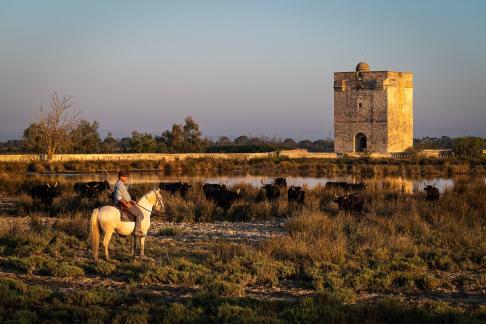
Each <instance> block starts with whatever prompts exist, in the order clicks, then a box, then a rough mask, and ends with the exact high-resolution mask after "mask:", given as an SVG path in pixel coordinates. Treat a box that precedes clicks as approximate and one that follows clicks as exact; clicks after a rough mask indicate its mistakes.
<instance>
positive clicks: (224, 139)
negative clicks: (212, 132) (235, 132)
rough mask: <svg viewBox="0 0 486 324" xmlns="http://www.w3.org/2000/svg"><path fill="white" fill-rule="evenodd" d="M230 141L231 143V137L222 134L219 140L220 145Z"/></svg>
mask: <svg viewBox="0 0 486 324" xmlns="http://www.w3.org/2000/svg"><path fill="white" fill-rule="evenodd" d="M230 143H231V141H230V139H229V138H228V137H226V136H221V137H220V138H219V140H218V145H228V144H230Z"/></svg>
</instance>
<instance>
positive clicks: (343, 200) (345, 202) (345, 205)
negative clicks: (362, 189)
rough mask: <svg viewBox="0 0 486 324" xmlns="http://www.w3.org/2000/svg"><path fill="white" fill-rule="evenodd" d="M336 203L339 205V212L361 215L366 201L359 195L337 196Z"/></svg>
mask: <svg viewBox="0 0 486 324" xmlns="http://www.w3.org/2000/svg"><path fill="white" fill-rule="evenodd" d="M334 202H335V203H337V204H338V207H339V210H344V212H345V214H348V213H351V212H354V213H357V214H358V215H361V213H362V211H363V208H364V203H365V200H364V198H363V196H361V195H360V194H358V193H353V194H347V195H345V196H336V197H335V199H334Z"/></svg>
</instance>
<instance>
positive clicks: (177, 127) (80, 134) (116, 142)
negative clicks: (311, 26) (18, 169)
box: [0, 117, 486, 156]
mask: <svg viewBox="0 0 486 324" xmlns="http://www.w3.org/2000/svg"><path fill="white" fill-rule="evenodd" d="M98 128H99V124H98V122H96V121H94V122H89V121H87V120H81V121H79V123H78V124H77V126H76V127H75V128H73V129H72V130H71V131H70V134H69V136H68V137H67V139H66V140H64V141H63V142H62V143H61V144H60V146H59V147H58V148H57V153H152V152H155V153H197V152H208V153H255V152H270V151H278V150H288V149H306V150H308V151H310V152H332V151H333V150H334V142H333V140H331V139H321V140H316V141H311V140H301V141H295V140H293V139H291V138H285V139H280V138H266V137H252V136H246V135H241V136H238V137H236V138H234V139H230V138H229V137H226V136H222V137H220V138H218V139H217V140H210V139H208V138H203V137H202V135H201V132H200V130H199V125H198V124H197V123H196V122H195V121H194V120H193V119H192V118H191V117H187V118H186V119H185V120H184V124H174V125H173V126H172V128H171V129H170V130H165V131H163V132H161V133H160V135H153V134H150V133H145V132H138V131H133V132H132V135H131V136H130V137H123V138H115V137H113V135H112V134H111V133H108V135H107V136H106V137H105V138H104V139H102V138H101V136H100V134H99V130H98ZM485 143H486V141H485V140H484V139H482V138H479V137H459V138H451V137H448V136H442V137H424V138H420V139H418V138H416V139H414V147H413V150H423V149H452V150H454V152H456V154H459V155H464V156H466V155H467V156H470V155H474V152H476V151H478V150H479V149H481V148H483V147H484V144H485ZM45 150H46V148H45V140H44V138H43V136H42V132H41V131H40V129H39V125H38V124H37V123H33V124H31V125H30V126H29V127H28V128H27V129H25V130H24V135H23V137H22V138H21V139H14V140H8V141H5V142H0V153H3V154H9V153H10V154H13V153H34V154H41V153H44V152H45ZM411 150H412V149H411Z"/></svg>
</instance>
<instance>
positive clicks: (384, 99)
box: [334, 62, 413, 153]
mask: <svg viewBox="0 0 486 324" xmlns="http://www.w3.org/2000/svg"><path fill="white" fill-rule="evenodd" d="M412 145H413V73H410V72H392V71H370V67H369V65H368V64H367V63H365V62H361V63H359V64H358V65H357V66H356V72H335V73H334V150H335V152H336V153H350V152H380V153H387V152H403V151H405V150H406V149H407V148H409V147H412Z"/></svg>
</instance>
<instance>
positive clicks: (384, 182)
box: [29, 172, 486, 193]
mask: <svg viewBox="0 0 486 324" xmlns="http://www.w3.org/2000/svg"><path fill="white" fill-rule="evenodd" d="M29 176H31V177H37V178H49V179H51V181H55V180H60V179H69V180H70V181H73V182H75V181H98V180H108V181H109V182H110V184H114V183H115V182H116V178H115V177H112V178H108V177H107V176H106V175H105V174H102V173H98V174H91V173H90V174H42V175H40V174H30V175H29ZM274 179H275V177H274V176H268V175H249V174H245V175H218V176H213V175H210V176H203V175H194V176H187V175H184V176H176V175H174V176H166V175H165V174H164V173H163V172H132V173H131V175H130V178H129V184H141V183H144V184H147V183H153V184H154V185H155V184H158V183H159V182H176V181H185V182H191V183H206V182H209V183H219V184H226V185H227V186H232V185H235V184H238V183H246V184H250V185H252V186H255V187H259V186H261V181H263V182H264V183H271V182H273V180H274ZM286 179H287V184H288V185H289V186H291V185H293V186H303V187H306V188H309V189H310V188H315V187H317V186H319V185H320V186H325V184H326V182H328V181H345V182H349V183H356V182H361V181H364V182H365V183H366V184H368V187H369V188H377V189H381V188H387V189H390V190H394V191H400V192H404V193H412V192H415V191H422V190H423V188H424V182H425V183H427V184H435V186H436V187H437V188H439V190H440V191H444V189H446V188H449V187H453V186H454V185H455V183H457V182H464V183H473V182H477V181H482V182H483V183H484V182H486V177H483V176H481V177H464V176H462V177H455V178H427V179H426V178H423V177H416V178H404V177H399V176H393V177H392V176H388V177H378V176H377V177H374V178H369V179H365V180H363V178H361V177H357V176H353V175H345V176H336V177H319V176H287V177H286Z"/></svg>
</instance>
